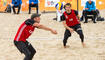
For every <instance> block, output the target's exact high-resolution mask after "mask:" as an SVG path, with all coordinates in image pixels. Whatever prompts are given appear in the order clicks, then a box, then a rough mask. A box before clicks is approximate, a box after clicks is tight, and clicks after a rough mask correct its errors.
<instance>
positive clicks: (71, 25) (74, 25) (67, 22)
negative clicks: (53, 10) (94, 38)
mask: <svg viewBox="0 0 105 60" xmlns="http://www.w3.org/2000/svg"><path fill="white" fill-rule="evenodd" d="M64 8H65V10H66V11H65V12H64V13H63V15H62V16H61V20H62V21H63V25H64V27H65V28H66V30H65V33H64V39H63V45H64V48H67V47H68V46H66V43H67V40H68V38H69V37H70V36H71V33H72V32H73V31H76V32H77V33H78V34H79V36H80V38H81V42H82V45H83V47H84V35H83V32H82V29H81V26H80V22H79V16H78V12H77V11H75V10H73V9H71V4H70V3H67V4H66V5H65V6H64Z"/></svg>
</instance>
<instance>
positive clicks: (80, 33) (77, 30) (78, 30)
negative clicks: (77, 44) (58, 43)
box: [76, 25, 85, 47]
mask: <svg viewBox="0 0 105 60" xmlns="http://www.w3.org/2000/svg"><path fill="white" fill-rule="evenodd" d="M76 32H77V33H78V34H79V36H80V39H81V42H82V45H83V47H85V45H84V34H83V32H82V28H81V26H80V25H77V26H76Z"/></svg>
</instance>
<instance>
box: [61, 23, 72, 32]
mask: <svg viewBox="0 0 105 60" xmlns="http://www.w3.org/2000/svg"><path fill="white" fill-rule="evenodd" d="M63 25H64V27H65V28H66V29H68V30H69V31H70V32H71V33H72V32H73V31H74V30H73V29H72V28H70V27H69V26H67V24H66V21H63Z"/></svg>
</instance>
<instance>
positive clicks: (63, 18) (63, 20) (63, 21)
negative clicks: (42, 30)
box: [61, 14, 73, 32]
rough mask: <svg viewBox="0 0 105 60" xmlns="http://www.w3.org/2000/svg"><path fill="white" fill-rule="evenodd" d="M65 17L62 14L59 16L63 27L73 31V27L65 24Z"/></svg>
mask: <svg viewBox="0 0 105 60" xmlns="http://www.w3.org/2000/svg"><path fill="white" fill-rule="evenodd" d="M65 20H66V18H65V16H64V14H63V15H62V16H61V21H62V23H63V25H64V27H65V28H66V29H68V30H69V31H70V32H73V29H72V28H70V27H69V26H67V24H66V21H65Z"/></svg>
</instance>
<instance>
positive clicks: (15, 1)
mask: <svg viewBox="0 0 105 60" xmlns="http://www.w3.org/2000/svg"><path fill="white" fill-rule="evenodd" d="M21 4H22V0H12V5H13V6H12V8H13V12H14V14H19V13H20V9H21ZM15 8H18V12H17V13H16V11H15Z"/></svg>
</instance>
